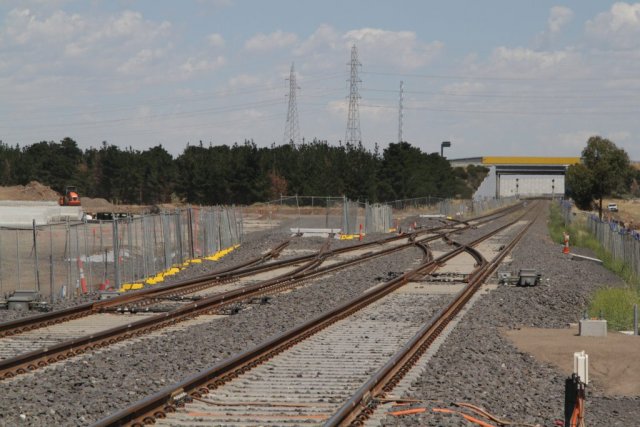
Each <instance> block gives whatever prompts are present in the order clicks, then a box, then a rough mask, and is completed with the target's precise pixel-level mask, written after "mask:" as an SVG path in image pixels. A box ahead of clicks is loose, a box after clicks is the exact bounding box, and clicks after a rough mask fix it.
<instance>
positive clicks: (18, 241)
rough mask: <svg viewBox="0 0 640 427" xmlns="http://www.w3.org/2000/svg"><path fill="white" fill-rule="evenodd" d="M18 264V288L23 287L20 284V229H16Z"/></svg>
mask: <svg viewBox="0 0 640 427" xmlns="http://www.w3.org/2000/svg"><path fill="white" fill-rule="evenodd" d="M16 265H17V267H18V289H21V288H22V285H21V284H20V236H19V235H18V230H17V229H16Z"/></svg>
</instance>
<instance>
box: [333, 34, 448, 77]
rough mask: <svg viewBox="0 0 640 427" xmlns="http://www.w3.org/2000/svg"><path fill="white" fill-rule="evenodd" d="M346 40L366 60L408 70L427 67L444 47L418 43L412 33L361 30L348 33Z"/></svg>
mask: <svg viewBox="0 0 640 427" xmlns="http://www.w3.org/2000/svg"><path fill="white" fill-rule="evenodd" d="M343 39H344V40H345V41H346V43H347V45H349V46H350V45H352V44H356V45H357V47H358V51H359V52H361V56H362V57H363V58H364V57H367V58H368V61H375V62H378V63H382V64H385V65H397V66H399V67H400V68H402V69H408V70H413V69H416V68H420V67H423V66H425V65H427V64H428V63H429V62H431V61H432V60H433V59H434V58H435V57H436V56H437V55H438V54H439V53H440V52H441V51H442V49H443V48H444V44H443V43H442V42H439V41H434V42H431V43H426V42H422V41H419V40H418V37H417V35H416V33H415V32H413V31H387V30H381V29H378V28H361V29H358V30H352V31H349V32H347V33H346V34H345V35H344V36H343Z"/></svg>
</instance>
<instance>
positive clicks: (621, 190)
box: [566, 136, 640, 215]
mask: <svg viewBox="0 0 640 427" xmlns="http://www.w3.org/2000/svg"><path fill="white" fill-rule="evenodd" d="M639 183H640V170H638V169H636V168H634V167H633V165H632V164H631V161H630V160H629V155H628V154H627V152H626V151H625V150H623V149H622V148H619V147H618V146H617V145H616V144H615V143H613V142H612V141H610V140H609V139H607V138H603V137H601V136H592V137H591V138H589V140H588V141H587V145H586V146H585V147H584V149H583V150H582V153H581V161H580V163H577V164H575V165H571V166H569V168H568V169H567V175H566V187H567V194H568V195H569V196H570V197H571V198H572V199H573V201H574V202H575V204H576V206H577V207H579V208H580V209H587V210H590V209H595V210H598V211H600V215H602V206H601V204H600V202H601V200H602V198H604V197H610V196H614V197H624V196H631V197H639V196H640V185H639Z"/></svg>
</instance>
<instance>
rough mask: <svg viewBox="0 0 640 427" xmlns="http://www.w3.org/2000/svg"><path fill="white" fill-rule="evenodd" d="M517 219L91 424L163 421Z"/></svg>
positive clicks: (479, 256)
mask: <svg viewBox="0 0 640 427" xmlns="http://www.w3.org/2000/svg"><path fill="white" fill-rule="evenodd" d="M519 220H520V218H518V219H516V220H514V221H512V222H510V223H509V224H506V225H504V226H501V227H499V228H497V229H496V230H493V231H491V232H489V233H487V234H486V235H485V236H482V237H481V238H479V239H476V240H475V241H473V242H471V243H469V244H467V245H463V244H459V245H456V247H455V248H454V249H452V250H451V251H449V252H448V253H445V254H443V255H441V256H439V257H437V258H435V259H431V260H429V261H428V262H426V263H424V264H422V265H420V266H418V267H416V268H415V269H413V270H411V271H409V272H406V273H404V274H402V275H400V276H398V277H396V278H394V279H392V280H390V281H388V282H386V283H385V284H384V285H383V286H380V287H378V288H375V289H373V290H372V291H371V292H368V293H366V294H364V295H361V296H359V297H357V298H355V299H353V300H351V301H348V302H346V303H345V304H342V305H340V306H339V307H336V308H334V309H332V310H329V311H328V312H325V313H323V314H322V315H320V316H318V317H316V318H314V319H312V320H310V321H308V322H306V323H304V324H302V325H300V326H298V327H295V328H293V329H291V330H289V331H287V332H284V333H282V334H280V335H278V336H276V337H274V338H272V339H270V340H268V341H266V342H264V343H262V344H260V345H258V346H256V347H254V348H253V349H251V350H248V351H246V352H243V353H240V354H238V355H235V356H232V357H231V358H229V359H226V360H224V361H222V362H220V363H217V364H216V365H214V366H213V367H211V368H209V369H205V370H203V371H201V372H199V373H198V374H195V375H193V376H191V377H188V378H186V379H185V380H182V381H180V382H178V383H176V384H174V385H171V386H168V387H165V388H164V389H162V390H160V391H158V392H157V393H155V394H153V395H151V396H149V397H147V398H145V399H143V400H141V401H139V402H136V403H134V404H133V405H131V406H129V407H127V408H125V409H122V410H121V411H119V412H117V413H115V414H112V415H110V416H108V417H106V418H104V419H102V420H100V421H98V422H97V423H95V424H94V427H102V426H120V425H127V424H131V425H135V426H142V425H145V424H151V423H153V422H154V420H155V419H156V418H164V417H165V416H166V413H167V412H174V411H175V408H176V406H177V405H181V404H183V403H184V402H185V401H188V400H189V399H190V398H191V397H201V396H202V395H204V394H206V393H208V392H209V391H210V390H212V389H215V388H217V387H219V386H221V385H223V384H224V383H226V382H228V381H231V380H233V379H234V378H237V376H238V375H240V374H242V373H245V372H247V371H249V370H250V369H252V368H253V367H256V366H257V365H258V364H260V363H262V362H264V361H266V360H268V359H270V358H272V357H273V356H275V355H277V354H279V353H281V352H282V351H284V350H286V349H288V348H290V347H292V346H293V345H295V344H297V343H298V342H301V341H302V340H304V339H306V338H307V337H309V336H311V335H313V334H315V333H317V332H319V331H320V330H322V329H325V328H326V327H328V326H329V325H331V324H333V323H335V322H337V321H338V320H341V319H343V318H346V317H348V316H350V315H351V314H353V313H355V312H356V311H358V310H360V309H362V308H364V307H365V306H367V305H369V304H371V303H372V302H374V301H377V300H379V299H380V298H382V297H384V296H385V295H387V294H389V293H391V292H393V291H395V290H396V289H398V288H399V287H401V286H403V285H405V284H406V283H407V282H409V281H410V280H412V279H414V278H416V277H420V276H423V275H425V274H428V273H429V272H431V271H433V270H434V269H435V268H437V266H438V265H439V264H441V263H443V262H445V261H447V260H449V259H451V258H453V257H455V256H457V255H459V254H460V253H462V252H465V251H466V252H473V251H474V250H473V249H472V246H474V245H477V244H478V243H480V242H482V241H484V240H486V239H488V238H489V237H491V236H493V235H495V234H497V233H499V232H500V231H502V230H504V229H506V228H508V227H510V226H511V225H513V224H514V223H516V222H517V221H519ZM474 258H476V259H480V260H483V258H482V256H481V255H478V254H476V255H475V256H474ZM481 264H482V265H486V264H487V263H486V261H481Z"/></svg>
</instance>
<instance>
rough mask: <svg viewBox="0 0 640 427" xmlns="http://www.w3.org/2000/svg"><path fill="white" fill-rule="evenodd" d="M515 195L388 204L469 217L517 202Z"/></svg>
mask: <svg viewBox="0 0 640 427" xmlns="http://www.w3.org/2000/svg"><path fill="white" fill-rule="evenodd" d="M518 201H519V199H518V198H517V197H502V198H499V199H496V198H482V199H477V200H467V199H443V198H439V197H420V198H415V199H406V200H394V201H393V202H390V205H391V206H392V207H393V208H394V209H395V210H403V211H405V212H407V211H408V212H410V211H411V210H415V211H416V212H420V213H427V214H441V215H445V216H451V217H454V218H469V217H472V216H478V215H482V214H484V213H487V212H490V211H493V210H496V209H500V208H503V207H506V206H510V205H513V204H515V203H517V202H518Z"/></svg>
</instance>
